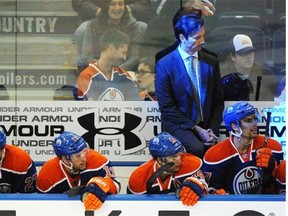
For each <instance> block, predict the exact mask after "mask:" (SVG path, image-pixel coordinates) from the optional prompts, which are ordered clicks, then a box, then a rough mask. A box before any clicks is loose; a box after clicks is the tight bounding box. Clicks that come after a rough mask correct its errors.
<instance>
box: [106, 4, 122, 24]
mask: <svg viewBox="0 0 288 216" xmlns="http://www.w3.org/2000/svg"><path fill="white" fill-rule="evenodd" d="M106 1H107V0H106ZM124 10H125V3H124V0H112V1H111V2H110V5H109V8H108V15H109V17H110V18H111V19H112V20H114V21H118V20H120V19H121V17H122V16H123V14H124Z"/></svg>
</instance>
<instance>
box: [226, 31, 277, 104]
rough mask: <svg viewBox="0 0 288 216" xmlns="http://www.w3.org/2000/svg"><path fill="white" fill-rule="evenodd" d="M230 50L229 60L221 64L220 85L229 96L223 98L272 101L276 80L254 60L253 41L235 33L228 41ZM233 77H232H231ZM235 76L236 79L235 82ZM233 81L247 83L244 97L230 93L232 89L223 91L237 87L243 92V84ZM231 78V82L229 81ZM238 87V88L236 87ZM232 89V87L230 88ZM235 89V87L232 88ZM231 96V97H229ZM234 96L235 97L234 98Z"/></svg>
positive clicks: (238, 90)
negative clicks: (258, 83) (258, 87)
mask: <svg viewBox="0 0 288 216" xmlns="http://www.w3.org/2000/svg"><path fill="white" fill-rule="evenodd" d="M230 43H231V51H230V53H229V58H230V60H231V61H229V62H228V63H227V62H225V64H222V65H221V74H222V85H223V89H224V94H225V92H226V93H227V92H228V93H229V96H225V100H237V99H238V100H250V101H253V100H260V101H273V100H274V94H275V91H276V81H275V78H274V74H273V71H272V70H271V69H269V68H268V67H266V66H265V65H263V64H260V63H258V62H256V61H255V50H256V48H255V47H254V46H253V42H252V40H251V38H250V37H249V36H248V35H244V34H237V35H235V36H234V37H233V39H232V40H231V41H230ZM258 76H261V77H262V79H261V85H260V92H259V93H260V94H259V95H258V96H257V97H256V91H257V80H258V79H257V77H258ZM232 77H233V78H232ZM235 77H236V79H238V81H237V82H235V80H234V79H235ZM232 79H233V83H240V82H241V80H242V81H244V82H245V83H246V84H245V85H247V86H246V87H247V88H246V87H245V89H246V90H245V91H246V93H245V97H241V96H238V95H232V94H233V93H232V91H225V88H230V89H231V88H233V87H235V88H237V91H233V92H236V93H237V94H238V93H243V89H244V86H243V85H238V86H235V84H231V83H232ZM229 80H231V83H229ZM238 88H239V89H238ZM231 90H232V89H231ZM234 90H235V89H234ZM230 98H232V99H230ZM235 98H236V99H235Z"/></svg>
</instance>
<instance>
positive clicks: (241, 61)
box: [232, 50, 254, 71]
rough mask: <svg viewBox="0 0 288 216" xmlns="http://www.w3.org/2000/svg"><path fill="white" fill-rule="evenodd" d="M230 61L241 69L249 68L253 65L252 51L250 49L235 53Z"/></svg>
mask: <svg viewBox="0 0 288 216" xmlns="http://www.w3.org/2000/svg"><path fill="white" fill-rule="evenodd" d="M232 61H233V62H234V64H235V67H236V68H242V70H241V71H245V70H249V69H250V68H251V67H252V66H253V62H254V51H253V50H252V51H250V52H247V53H245V54H242V55H239V54H235V56H234V57H232Z"/></svg>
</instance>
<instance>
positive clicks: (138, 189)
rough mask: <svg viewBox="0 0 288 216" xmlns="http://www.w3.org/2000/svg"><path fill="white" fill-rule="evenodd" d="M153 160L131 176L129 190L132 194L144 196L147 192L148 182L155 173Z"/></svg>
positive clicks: (137, 169)
mask: <svg viewBox="0 0 288 216" xmlns="http://www.w3.org/2000/svg"><path fill="white" fill-rule="evenodd" d="M154 163H155V161H154V160H153V159H151V160H149V161H147V162H146V163H144V164H141V165H140V166H139V167H137V168H136V169H135V170H134V171H133V172H132V173H131V175H130V177H129V180H128V188H129V190H130V191H131V192H132V193H139V194H143V193H145V192H146V182H147V181H148V179H149V178H150V176H152V175H153V173H154Z"/></svg>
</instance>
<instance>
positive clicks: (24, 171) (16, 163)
mask: <svg viewBox="0 0 288 216" xmlns="http://www.w3.org/2000/svg"><path fill="white" fill-rule="evenodd" d="M3 150H5V156H4V159H3V161H2V165H1V166H0V193H33V192H36V176H37V171H36V167H35V164H34V162H33V160H32V159H31V157H30V156H29V154H28V153H27V152H25V151H24V150H23V149H21V148H19V147H17V146H13V145H5V148H4V149H3Z"/></svg>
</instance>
